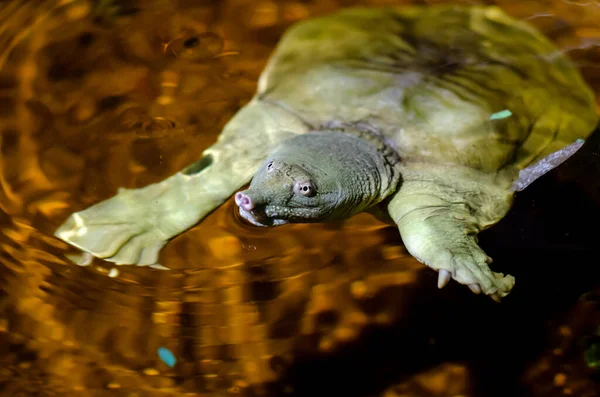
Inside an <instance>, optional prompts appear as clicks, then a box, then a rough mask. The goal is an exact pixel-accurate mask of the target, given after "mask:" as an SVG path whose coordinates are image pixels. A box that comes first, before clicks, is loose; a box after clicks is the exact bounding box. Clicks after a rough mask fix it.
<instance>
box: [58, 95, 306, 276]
mask: <svg viewBox="0 0 600 397" xmlns="http://www.w3.org/2000/svg"><path fill="white" fill-rule="evenodd" d="M306 130H307V126H306V125H305V124H304V123H303V122H302V121H300V120H299V119H298V118H297V117H295V116H292V115H291V114H290V113H289V112H287V111H285V110H283V109H282V108H280V107H278V106H276V105H273V104H270V103H267V102H264V101H260V100H258V99H254V100H253V101H251V102H250V103H248V104H247V105H246V106H245V107H244V108H243V109H242V110H240V111H239V112H238V113H237V114H236V115H235V117H234V118H232V119H231V121H230V122H229V123H228V124H227V125H226V126H225V128H224V130H223V132H222V133H221V135H220V136H219V139H218V140H217V142H216V143H215V144H214V145H213V146H211V147H209V148H208V149H206V150H205V151H204V153H203V156H202V158H201V159H200V160H199V161H198V162H196V163H194V164H192V165H190V166H188V167H187V168H185V169H184V170H182V171H180V172H178V173H177V174H175V175H173V176H171V177H169V178H167V179H165V180H164V181H162V182H159V183H156V184H152V185H148V186H146V187H143V188H139V189H120V190H119V192H118V193H117V195H115V196H113V197H112V198H110V199H107V200H105V201H103V202H100V203H98V204H96V205H93V206H91V207H89V208H87V209H85V210H83V211H81V212H77V213H74V214H72V215H71V216H70V217H69V218H68V219H67V220H66V222H65V223H64V224H63V225H62V226H60V227H59V228H58V230H57V231H56V232H55V235H56V236H57V237H58V238H60V239H61V240H64V241H65V242H67V243H69V244H71V245H73V246H75V247H77V248H79V249H81V250H83V251H86V252H89V253H91V254H92V255H94V256H96V257H99V258H102V259H105V260H108V261H111V262H115V263H117V264H136V265H154V264H156V262H157V259H158V255H159V252H160V250H161V248H162V247H163V246H164V245H165V244H166V243H167V241H168V240H169V239H171V238H173V237H175V236H177V235H178V234H180V233H182V232H184V231H185V230H187V229H189V228H190V227H192V226H194V225H195V224H196V223H198V222H199V221H200V220H202V219H203V218H204V217H205V216H206V215H208V214H209V213H210V212H211V211H213V210H214V209H215V208H217V207H218V206H219V205H221V204H222V203H223V202H225V200H227V198H228V197H229V196H231V195H232V194H233V193H234V192H235V191H236V190H237V189H239V188H240V187H242V186H243V185H244V184H245V183H247V182H248V181H249V180H250V179H251V177H252V174H253V172H254V171H255V170H256V168H257V167H258V166H259V165H260V163H261V162H262V161H263V160H264V158H265V157H266V156H267V155H268V154H269V153H270V152H271V151H272V150H273V149H274V148H275V147H276V146H277V145H279V143H281V142H282V141H283V140H285V139H287V138H288V137H290V136H292V135H294V134H299V133H303V132H305V131H306Z"/></svg>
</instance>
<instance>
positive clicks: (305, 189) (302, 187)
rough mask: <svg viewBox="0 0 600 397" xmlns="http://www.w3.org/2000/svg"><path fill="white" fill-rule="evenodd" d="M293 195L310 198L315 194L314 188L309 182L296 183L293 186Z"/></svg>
mask: <svg viewBox="0 0 600 397" xmlns="http://www.w3.org/2000/svg"><path fill="white" fill-rule="evenodd" d="M294 193H296V194H299V195H301V196H305V197H310V196H312V195H314V194H315V187H314V186H313V184H312V182H311V181H305V182H296V183H295V184H294Z"/></svg>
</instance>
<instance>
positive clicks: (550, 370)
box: [0, 0, 600, 397]
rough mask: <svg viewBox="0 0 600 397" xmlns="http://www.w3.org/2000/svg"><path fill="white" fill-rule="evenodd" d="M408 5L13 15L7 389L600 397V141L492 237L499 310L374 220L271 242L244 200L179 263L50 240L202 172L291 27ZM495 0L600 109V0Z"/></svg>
mask: <svg viewBox="0 0 600 397" xmlns="http://www.w3.org/2000/svg"><path fill="white" fill-rule="evenodd" d="M401 3H402V2H400V1H391V0H372V1H344V0H324V1H320V0H319V1H317V0H315V1H310V0H305V1H278V2H270V1H250V0H222V1H206V0H195V1H193V0H180V1H175V0H172V1H168V0H146V1H133V0H130V1H125V0H122V1H116V0H114V1H108V0H102V1H100V0H97V1H83V0H73V1H68V0H61V1H58V0H57V1H35V0H29V1H25V0H23V1H4V2H2V3H0V49H1V50H2V51H1V53H0V132H1V135H0V149H1V156H0V206H1V208H2V212H0V352H1V353H2V354H1V355H0V393H1V395H3V396H4V395H6V396H30V395H31V396H33V395H42V396H51V395H55V396H73V395H76V396H79V395H81V396H121V395H122V396H163V395H164V396H171V395H173V396H179V395H190V396H207V395H209V396H227V395H239V394H241V395H254V394H260V393H263V392H266V393H269V394H272V395H298V396H320V395H331V396H338V395H340V396H342V395H344V396H346V395H347V396H371V395H384V396H386V397H388V396H416V397H429V396H448V397H451V396H455V397H456V396H473V397H475V396H521V395H522V396H563V395H565V396H569V395H572V396H595V395H599V393H600V387H599V385H598V383H597V379H598V374H597V373H596V372H595V370H594V369H593V368H590V366H589V360H588V361H586V359H585V358H584V352H585V351H586V349H588V347H589V346H590V343H592V342H593V341H594V340H593V337H594V333H595V332H596V329H597V328H598V326H600V314H599V312H598V311H597V302H598V299H597V293H598V292H600V289H598V286H599V284H598V280H599V278H598V276H599V275H600V270H598V269H596V267H597V266H600V263H599V262H600V261H598V255H597V248H598V247H597V243H598V241H599V240H598V232H597V228H598V226H597V225H598V224H600V182H598V179H600V178H598V175H599V173H600V155H599V149H600V137H598V135H599V134H598V133H596V134H595V135H594V136H593V137H592V138H590V140H589V141H588V143H587V144H586V146H585V147H584V149H582V151H581V152H580V153H578V154H577V156H576V158H574V159H573V160H572V161H569V162H568V164H565V166H564V167H563V168H561V169H560V170H557V171H556V172H553V173H551V174H550V175H549V176H548V177H546V178H544V179H543V180H542V181H540V182H539V183H537V184H536V185H535V186H533V187H532V188H531V189H530V190H529V191H528V192H526V193H525V194H523V195H521V196H520V197H519V198H518V199H517V203H516V205H515V208H514V210H513V211H512V212H511V214H510V215H509V216H508V217H507V218H506V219H505V220H504V221H503V222H502V223H501V224H500V225H498V226H497V227H495V228H493V229H492V230H490V231H489V232H487V233H484V234H483V235H482V236H481V243H482V245H483V247H484V248H485V249H486V251H487V252H489V253H490V255H491V256H492V257H494V258H495V263H494V265H495V266H496V267H495V268H497V269H500V271H504V272H506V273H511V274H514V275H515V276H516V277H517V280H518V284H517V287H516V288H515V291H514V292H513V293H512V294H511V295H510V296H509V297H508V298H507V299H506V300H505V301H504V302H503V303H502V304H501V305H498V304H495V303H494V302H491V301H490V300H489V299H485V298H483V297H476V296H474V295H472V294H471V293H470V292H468V290H467V289H466V288H461V287H460V286H458V285H456V284H451V285H450V286H448V287H446V288H445V289H444V290H441V291H439V290H437V289H436V287H435V286H436V281H435V280H436V274H435V273H434V272H431V271H429V270H427V269H425V268H424V266H422V265H420V264H419V263H417V262H416V260H414V259H413V258H411V257H410V256H409V255H408V254H407V253H406V251H405V250H404V248H403V247H402V245H401V241H400V238H399V236H398V233H397V230H395V229H393V228H390V227H385V226H383V225H382V224H380V223H378V222H377V221H375V220H373V219H371V218H370V217H368V216H358V217H356V218H354V219H352V220H350V221H348V222H345V223H343V224H335V225H294V226H286V227H282V228H277V229H267V230H262V229H256V228H249V227H246V226H244V225H243V224H242V223H241V222H239V221H238V220H237V219H236V218H235V216H234V211H233V207H232V205H231V202H230V203H228V204H227V205H225V206H224V207H222V208H220V209H219V210H218V211H216V212H215V213H213V214H212V215H211V216H210V217H209V218H207V219H206V220H205V221H204V222H202V224H201V225H199V226H197V227H195V228H194V229H193V230H191V231H189V232H187V233H185V234H183V235H181V236H179V237H178V238H176V239H175V240H174V241H172V242H171V243H170V244H169V245H168V246H167V248H166V249H165V250H164V252H163V253H162V257H161V258H162V260H161V263H162V264H164V265H165V266H167V267H169V268H171V269H174V270H172V271H170V272H164V271H157V270H153V269H147V268H136V267H127V266H124V267H113V265H112V264H109V263H106V262H102V261H99V260H96V261H94V262H93V263H92V265H90V266H87V267H80V266H77V265H74V264H73V263H71V262H70V261H69V260H68V259H67V258H66V257H65V256H66V255H69V254H72V253H74V251H73V250H72V249H71V248H69V247H67V246H66V245H65V244H64V243H62V242H60V241H59V240H57V239H55V238H54V237H52V233H53V231H54V230H55V229H56V227H57V226H58V225H59V224H60V223H61V222H62V221H63V220H64V219H65V218H66V217H67V215H68V214H70V213H72V212H74V211H78V210H81V209H83V208H85V207H87V206H89V205H91V204H94V203H96V202H98V201H100V200H102V199H105V198H107V197H109V196H111V195H113V194H114V193H115V192H116V189H117V188H119V187H139V186H143V185H146V184H148V183H152V182H156V181H158V180H161V179H163V178H164V177H166V176H168V175H171V174H172V173H174V172H176V171H177V170H179V169H181V168H183V167H184V166H186V165H188V164H189V163H191V162H193V161H195V160H196V159H197V158H198V157H199V155H200V153H201V152H202V150H203V149H204V148H206V147H207V146H208V145H209V144H211V143H212V142H213V141H214V140H215V138H216V136H217V134H218V133H219V131H220V129H221V128H222V126H223V125H224V124H225V122H227V121H228V120H229V118H230V117H231V116H232V115H233V114H234V113H235V112H236V111H237V110H238V109H239V108H240V107H241V106H242V105H243V104H244V103H245V102H246V101H247V100H249V98H250V97H251V96H252V94H253V92H254V90H255V85H256V81H257V78H258V76H259V74H260V72H261V70H262V68H263V66H264V64H265V62H266V59H267V57H268V55H269V53H270V51H271V50H272V49H273V46H274V45H275V44H276V42H277V40H278V37H279V36H280V34H281V33H282V32H283V31H284V30H285V28H286V27H287V26H289V25H290V24H291V23H293V22H294V21H296V20H300V19H304V18H308V17H310V16H314V15H320V14H324V13H328V12H331V11H334V10H336V9H338V8H340V7H345V6H350V5H356V4H373V5H391V4H401ZM404 3H406V2H404ZM414 3H419V4H426V3H431V4H433V3H439V2H438V1H420V2H416V1H415V2H414ZM458 3H465V4H474V3H478V2H476V1H459V2H458ZM479 3H488V4H489V3H493V2H491V1H488V2H479ZM497 3H499V4H500V5H502V6H503V7H504V8H505V9H506V10H507V11H508V12H509V13H510V14H511V15H513V16H516V17H518V18H521V19H527V20H529V21H530V22H531V23H532V24H534V25H535V26H537V27H539V28H540V29H541V30H542V31H543V32H545V33H546V34H547V35H548V36H549V37H550V38H551V39H552V40H553V41H554V42H555V43H556V44H557V45H558V46H559V48H560V49H561V50H563V51H566V52H568V53H569V54H570V56H571V57H572V58H573V59H574V60H575V62H576V63H577V64H578V65H579V66H580V68H581V70H582V72H583V74H584V77H585V78H586V80H587V81H588V83H589V84H590V85H591V86H592V87H593V88H594V89H595V90H596V92H598V93H599V94H600V2H598V1H594V0H579V1H572V0H569V1H567V0H562V1H560V0H557V1H550V0H548V1H524V2H520V3H519V2H513V1H509V0H505V1H499V2H497ZM590 227H591V230H588V229H589V228H590ZM594 291H595V292H594ZM586 292H588V294H587V295H585V297H584V298H582V299H579V298H580V296H581V295H582V294H584V293H586ZM590 338H592V339H590ZM160 347H166V348H168V349H170V350H171V351H172V352H173V353H174V355H175V356H176V358H177V363H176V365H175V366H174V367H173V368H170V367H169V366H167V365H166V364H165V363H164V362H162V361H161V359H160V358H159V356H158V354H157V351H158V349H159V348H160Z"/></svg>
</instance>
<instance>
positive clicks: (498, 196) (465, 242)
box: [388, 165, 515, 300]
mask: <svg viewBox="0 0 600 397" xmlns="http://www.w3.org/2000/svg"><path fill="white" fill-rule="evenodd" d="M429 167H431V168H432V170H431V171H425V170H423V171H422V172H410V171H409V172H405V173H403V176H405V179H404V181H403V184H402V186H401V187H400V189H399V191H398V192H397V193H396V195H395V196H394V197H393V198H392V199H391V201H390V203H389V205H388V211H389V214H390V216H391V218H392V219H394V221H395V222H396V224H397V225H398V228H399V230H400V235H401V236H402V240H403V242H404V244H405V246H406V248H407V250H408V251H409V252H410V253H411V255H413V256H414V257H415V258H417V259H418V260H419V261H420V262H422V263H424V264H425V265H427V266H429V267H431V268H432V269H434V270H437V271H438V272H439V277H438V287H440V288H442V287H443V286H444V285H446V283H448V281H449V280H450V278H453V279H454V280H456V281H457V282H459V283H461V284H464V285H467V286H469V288H470V289H471V291H473V292H474V293H480V292H483V293H484V294H486V295H489V296H491V297H492V298H493V299H494V300H499V299H500V298H502V297H504V296H506V295H507V294H508V293H509V292H510V290H511V289H512V287H513V285H514V283H515V279H514V277H512V276H510V275H507V276H504V275H503V274H502V273H495V272H493V271H492V270H491V269H490V268H489V266H488V264H489V263H491V258H489V257H488V256H487V255H486V254H485V252H484V251H483V250H482V249H481V248H480V247H479V246H478V245H477V233H478V232H479V231H481V230H483V229H484V228H485V227H487V226H489V225H492V224H494V223H495V222H497V221H498V220H499V219H501V218H502V217H503V216H504V215H505V214H506V212H507V211H508V209H509V207H510V201H511V197H512V195H511V194H510V192H509V191H508V189H505V188H504V187H502V188H501V187H498V186H497V185H495V184H494V183H492V180H491V179H490V180H488V177H489V176H487V175H486V174H484V173H481V172H479V171H475V170H468V171H464V170H463V171H464V172H463V171H457V170H448V169H446V170H444V171H442V170H441V169H437V168H441V167H435V166H431V165H430V166H429ZM456 168H460V167H456ZM470 174H472V175H470ZM442 178H443V180H442Z"/></svg>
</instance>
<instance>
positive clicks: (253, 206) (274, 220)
mask: <svg viewBox="0 0 600 397" xmlns="http://www.w3.org/2000/svg"><path fill="white" fill-rule="evenodd" d="M392 171H393V170H392V169H391V168H390V167H389V162H388V161H387V160H386V157H385V154H382V152H381V151H380V150H378V149H377V147H376V146H374V145H372V144H370V143H368V142H366V141H364V140H363V139H360V138H358V137H356V136H354V135H350V134H345V133H340V132H336V131H316V132H311V133H308V134H304V135H298V136H296V137H294V138H292V139H290V140H287V141H285V142H284V143H283V144H281V146H279V147H278V148H277V149H276V150H275V151H274V152H273V153H272V154H271V155H270V156H269V158H268V159H267V160H266V161H265V162H264V163H263V164H262V165H261V166H260V167H259V169H258V171H257V172H256V174H255V175H254V178H253V179H252V182H251V183H250V187H249V188H248V189H247V190H244V191H241V192H238V193H236V195H235V202H236V204H237V205H238V207H239V209H240V214H241V216H242V217H243V218H245V219H246V220H248V221H249V222H251V223H253V224H255V225H258V226H277V225H283V224H285V223H309V222H321V221H332V220H342V219H346V218H349V217H351V216H352V215H354V214H357V213H359V212H362V211H364V210H365V209H367V208H369V207H371V206H373V205H375V204H377V203H379V202H380V201H381V200H383V198H385V197H386V196H387V195H389V194H391V193H392V192H393V191H394V190H395V188H396V185H397V183H398V180H399V174H393V173H392Z"/></svg>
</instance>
